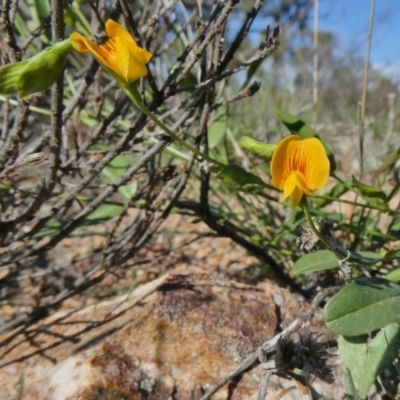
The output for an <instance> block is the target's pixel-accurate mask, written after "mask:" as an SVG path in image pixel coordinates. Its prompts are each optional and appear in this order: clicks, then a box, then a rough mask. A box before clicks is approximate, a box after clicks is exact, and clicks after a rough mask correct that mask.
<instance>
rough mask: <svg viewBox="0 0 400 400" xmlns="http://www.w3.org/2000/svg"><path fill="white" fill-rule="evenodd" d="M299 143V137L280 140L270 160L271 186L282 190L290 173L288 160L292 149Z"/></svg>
mask: <svg viewBox="0 0 400 400" xmlns="http://www.w3.org/2000/svg"><path fill="white" fill-rule="evenodd" d="M300 141H301V138H300V137H299V136H297V135H290V136H288V137H286V138H284V139H282V140H281V141H280V142H279V143H278V146H277V147H276V149H275V151H274V154H273V156H272V160H271V174H272V184H273V185H274V186H275V187H277V188H278V189H280V190H283V188H284V186H285V182H286V180H287V179H288V177H289V175H290V173H291V172H292V169H291V158H290V154H291V152H292V149H293V148H294V147H297V146H298V144H297V142H300Z"/></svg>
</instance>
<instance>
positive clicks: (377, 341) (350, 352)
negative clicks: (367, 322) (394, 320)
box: [339, 324, 400, 399]
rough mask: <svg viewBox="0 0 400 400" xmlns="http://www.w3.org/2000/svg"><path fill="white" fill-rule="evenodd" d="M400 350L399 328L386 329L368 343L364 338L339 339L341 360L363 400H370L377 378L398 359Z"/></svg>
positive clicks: (397, 326)
mask: <svg viewBox="0 0 400 400" xmlns="http://www.w3.org/2000/svg"><path fill="white" fill-rule="evenodd" d="M399 347H400V327H399V325H398V324H391V325H389V326H386V327H385V328H383V329H382V330H381V331H380V332H379V333H378V334H377V335H376V336H375V337H374V338H373V339H372V341H370V342H369V343H368V342H367V337H366V336H365V335H363V336H356V337H340V338H339V353H340V358H341V360H342V362H343V365H344V367H345V368H346V369H348V370H349V371H350V372H351V377H352V378H353V382H354V385H355V387H356V389H357V391H358V396H359V397H360V398H361V399H366V398H367V396H368V392H369V389H370V388H371V386H372V385H373V384H374V382H375V380H376V378H377V376H378V375H379V374H380V373H381V372H382V371H383V370H384V369H385V368H387V367H389V366H390V365H391V363H392V362H393V360H394V359H395V358H396V357H397V356H398V354H397V353H398V349H399Z"/></svg>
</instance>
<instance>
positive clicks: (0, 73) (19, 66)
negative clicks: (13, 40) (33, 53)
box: [0, 60, 29, 95]
mask: <svg viewBox="0 0 400 400" xmlns="http://www.w3.org/2000/svg"><path fill="white" fill-rule="evenodd" d="M28 62H29V61H28V60H26V61H20V62H17V63H15V64H9V65H4V66H3V67H1V68H0V93H1V94H6V95H7V94H16V93H18V89H17V86H16V81H17V78H18V75H19V74H20V73H21V71H22V70H23V69H24V68H25V67H26V65H27V64H28Z"/></svg>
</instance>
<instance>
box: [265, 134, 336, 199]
mask: <svg viewBox="0 0 400 400" xmlns="http://www.w3.org/2000/svg"><path fill="white" fill-rule="evenodd" d="M329 166H330V165H329V159H328V156H327V155H326V151H325V149H324V146H323V145H322V143H321V142H320V141H319V140H318V139H317V138H307V139H301V138H300V137H299V136H297V135H291V136H288V137H286V138H285V139H282V140H281V141H280V142H279V143H278V146H277V148H276V150H275V151H274V154H273V156H272V161H271V174H272V184H273V185H274V186H275V187H277V188H278V189H280V190H283V196H282V199H281V200H280V201H281V202H282V201H284V200H286V199H287V198H288V197H290V202H291V204H292V207H296V206H297V205H298V204H299V203H300V201H301V198H302V197H303V194H305V195H306V196H313V193H312V192H313V191H315V190H319V189H321V188H323V187H324V186H325V185H326V183H327V181H328V178H329Z"/></svg>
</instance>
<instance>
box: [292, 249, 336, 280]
mask: <svg viewBox="0 0 400 400" xmlns="http://www.w3.org/2000/svg"><path fill="white" fill-rule="evenodd" d="M334 268H339V263H338V259H337V258H336V256H335V255H334V254H333V253H332V252H331V251H329V250H318V251H316V252H315V253H309V254H306V255H304V256H303V257H301V258H299V259H298V260H297V261H296V262H295V263H294V266H293V268H292V274H293V275H305V274H310V273H311V272H315V271H323V270H326V269H334Z"/></svg>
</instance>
